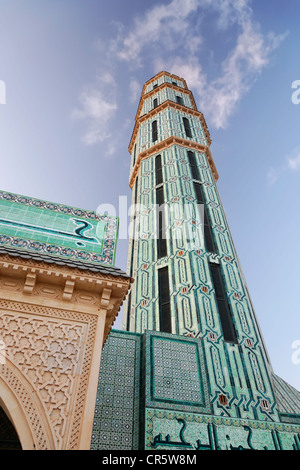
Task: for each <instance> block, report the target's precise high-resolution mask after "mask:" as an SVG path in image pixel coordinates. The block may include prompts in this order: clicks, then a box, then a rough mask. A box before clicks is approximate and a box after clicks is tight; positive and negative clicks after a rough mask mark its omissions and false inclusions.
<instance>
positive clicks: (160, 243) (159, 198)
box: [156, 186, 167, 259]
mask: <svg viewBox="0 0 300 470" xmlns="http://www.w3.org/2000/svg"><path fill="white" fill-rule="evenodd" d="M156 204H157V206H158V213H157V226H158V233H157V257H158V259H160V258H163V257H164V256H167V240H166V227H165V224H166V222H165V209H164V188H163V187H162V186H161V187H160V188H157V190H156Z"/></svg>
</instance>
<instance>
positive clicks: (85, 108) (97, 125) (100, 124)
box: [72, 88, 118, 145]
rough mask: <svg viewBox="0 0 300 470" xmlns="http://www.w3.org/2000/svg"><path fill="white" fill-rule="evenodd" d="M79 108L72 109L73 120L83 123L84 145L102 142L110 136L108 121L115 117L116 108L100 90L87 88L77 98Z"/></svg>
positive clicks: (114, 103)
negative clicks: (84, 126)
mask: <svg viewBox="0 0 300 470" xmlns="http://www.w3.org/2000/svg"><path fill="white" fill-rule="evenodd" d="M79 101H80V105H81V106H80V108H76V109H74V111H73V113H72V117H73V119H76V120H81V121H84V123H85V125H86V129H85V132H84V135H83V137H82V140H83V142H84V143H85V144H86V145H94V144H96V143H98V142H103V141H105V140H106V139H108V138H109V137H110V136H111V133H110V130H109V121H110V120H111V119H112V118H113V116H114V115H115V112H116V111H117V109H118V106H117V104H116V102H115V101H114V100H112V99H111V100H109V99H108V98H107V96H105V95H104V92H103V91H102V90H100V89H96V88H89V89H87V90H85V91H83V92H82V93H81V95H80V97H79Z"/></svg>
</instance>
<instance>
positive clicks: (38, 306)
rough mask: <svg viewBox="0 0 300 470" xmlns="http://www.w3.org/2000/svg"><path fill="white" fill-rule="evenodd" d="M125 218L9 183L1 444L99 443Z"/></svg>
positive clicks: (124, 284)
mask: <svg viewBox="0 0 300 470" xmlns="http://www.w3.org/2000/svg"><path fill="white" fill-rule="evenodd" d="M117 227H118V220H117V219H116V218H114V217H109V216H107V215H105V216H101V215H99V214H96V213H94V212H91V211H84V210H80V209H77V208H73V207H68V206H64V205H62V204H55V203H50V202H47V201H41V200H37V199H34V198H30V197H24V196H20V195H17V194H11V193H7V192H4V191H0V449H1V450H3V449H13V450H19V449H23V450H34V449H36V450H87V449H89V448H90V440H91V432H92V426H93V417H94V408H95V402H96V394H97V386H98V375H99V367H100V359H101V352H102V349H103V345H104V343H105V341H106V339H107V337H108V335H109V333H110V330H111V327H112V325H113V323H114V321H115V318H116V315H117V314H118V311H119V309H120V306H121V304H122V302H123V300H124V298H125V296H126V294H127V292H128V290H129V288H130V281H131V280H130V278H129V276H128V275H126V274H125V273H123V272H122V271H121V270H119V269H117V268H115V267H114V253H115V246H116V235H117Z"/></svg>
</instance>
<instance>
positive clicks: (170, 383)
mask: <svg viewBox="0 0 300 470" xmlns="http://www.w3.org/2000/svg"><path fill="white" fill-rule="evenodd" d="M152 345H153V356H154V357H153V375H154V381H153V398H154V399H156V400H171V401H176V402H191V403H193V404H195V405H197V404H202V403H203V392H202V387H201V381H200V379H201V376H200V375H199V370H198V368H199V357H198V349H197V346H196V344H186V343H184V342H183V341H182V342H180V341H174V340H170V339H166V338H157V337H154V338H153V342H152Z"/></svg>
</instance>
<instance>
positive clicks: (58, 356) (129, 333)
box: [0, 72, 300, 452]
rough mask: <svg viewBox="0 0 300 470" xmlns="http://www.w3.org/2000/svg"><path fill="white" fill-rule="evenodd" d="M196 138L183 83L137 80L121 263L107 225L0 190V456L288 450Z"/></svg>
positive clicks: (277, 395)
mask: <svg viewBox="0 0 300 470" xmlns="http://www.w3.org/2000/svg"><path fill="white" fill-rule="evenodd" d="M210 144H211V137H210V134H209V131H208V128H207V125H206V121H205V118H204V116H203V114H202V113H201V112H200V111H198V109H197V106H196V103H195V100H194V97H193V94H192V92H191V91H190V90H189V89H188V87H187V84H186V81H185V80H184V79H183V78H181V77H178V76H177V75H174V74H170V73H168V72H160V73H158V74H157V75H155V76H154V77H153V78H151V79H150V80H148V81H147V82H146V83H145V85H144V88H143V90H142V94H141V99H140V102H139V105H138V110H137V114H136V118H135V123H134V129H133V133H132V137H131V141H130V144H129V153H130V155H131V166H130V175H129V185H130V188H131V189H132V204H133V205H135V207H136V208H137V209H136V211H135V213H134V214H133V216H132V220H131V224H130V226H131V234H130V240H129V247H128V263H127V270H126V272H123V271H122V270H120V269H118V268H117V267H115V266H114V260H115V252H116V242H117V233H118V223H119V221H118V218H116V217H112V216H109V215H107V214H105V215H99V214H97V213H95V212H92V211H86V210H82V209H78V208H73V207H69V206H64V205H62V204H59V203H50V202H47V201H41V200H37V199H33V198H28V197H26V196H21V195H17V194H11V193H7V192H4V191H0V325H1V328H0V448H1V449H13V450H17V449H24V450H32V449H37V450H56V449H57V450H58V449H59V450H89V449H91V450H103V451H104V450H110V451H123V450H124V451H125V450H127V451H128V450H147V451H151V452H159V451H162V450H163V451H178V450H180V451H198V450H300V392H299V391H297V390H295V389H294V388H293V387H292V386H290V385H289V384H287V383H286V382H285V381H284V380H283V379H281V378H280V377H278V376H277V375H276V373H275V372H274V371H273V367H272V365H271V361H270V358H269V356H268V351H267V349H266V346H265V344H264V340H263V336H262V332H261V330H260V327H259V321H258V320H259V319H258V318H257V316H256V313H255V311H254V308H253V305H252V302H251V297H250V293H249V291H248V288H247V284H246V281H245V278H244V276H243V272H242V269H241V266H240V263H239V259H238V255H237V253H236V249H235V246H234V242H233V239H232V236H231V233H230V229H229V226H228V222H227V220H226V215H225V212H224V208H223V206H222V202H221V199H220V196H219V193H218V188H217V181H218V177H219V175H218V171H217V168H216V166H215V163H214V160H213V156H212V154H211V151H210ZM121 305H123V327H122V330H115V329H113V324H114V321H115V319H116V317H117V315H118V312H119V311H120V308H121Z"/></svg>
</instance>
